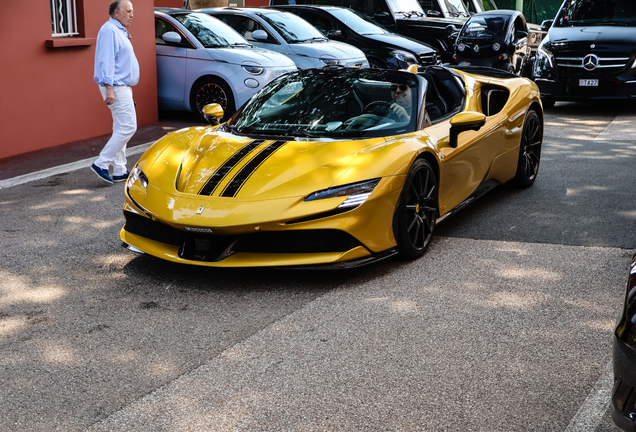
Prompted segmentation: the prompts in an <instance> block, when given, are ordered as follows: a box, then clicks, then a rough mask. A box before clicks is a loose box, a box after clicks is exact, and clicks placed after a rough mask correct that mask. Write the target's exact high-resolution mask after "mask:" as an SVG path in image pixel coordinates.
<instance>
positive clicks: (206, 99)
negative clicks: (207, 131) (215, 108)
mask: <svg viewBox="0 0 636 432" xmlns="http://www.w3.org/2000/svg"><path fill="white" fill-rule="evenodd" d="M211 103H218V104H219V105H221V108H223V111H225V110H227V95H226V94H225V91H223V89H222V88H221V86H219V85H217V84H214V83H207V84H204V85H202V86H201V88H200V89H199V91H198V92H197V109H198V110H199V111H201V110H203V107H204V106H206V105H207V104H211Z"/></svg>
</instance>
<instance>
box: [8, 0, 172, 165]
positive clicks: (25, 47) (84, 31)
mask: <svg viewBox="0 0 636 432" xmlns="http://www.w3.org/2000/svg"><path fill="white" fill-rule="evenodd" d="M154 1H155V0H134V1H133V5H134V8H135V15H134V18H133V22H132V24H131V26H130V28H129V30H130V33H131V35H132V43H133V46H134V49H135V53H136V55H137V58H138V60H139V65H140V70H141V76H140V80H139V84H138V85H137V86H136V87H135V88H134V98H135V101H136V102H137V118H138V123H139V126H143V125H147V124H151V123H154V122H156V121H157V118H158V111H157V73H156V67H155V64H156V63H155V36H154V17H153V8H154V6H155V5H154ZM110 2H111V0H32V1H14V2H9V3H7V4H6V5H4V10H3V13H2V15H1V17H0V23H1V25H0V35H1V36H2V40H3V41H4V43H3V45H2V47H1V48H0V50H1V51H2V59H3V60H2V62H1V63H0V82H1V83H2V93H0V98H1V100H2V103H0V133H1V136H2V139H0V158H6V157H10V156H14V155H18V154H23V153H28V152H33V151H37V150H40V149H44V148H49V147H55V146H58V145H61V144H65V143H68V142H72V141H78V140H82V139H86V138H91V137H95V136H100V135H105V134H108V133H110V132H111V129H112V118H111V115H110V110H109V109H108V107H107V106H106V105H105V104H104V102H103V100H102V97H101V94H100V92H99V89H98V87H97V85H96V84H95V82H94V81H93V65H94V58H95V42H96V39H97V33H98V32H99V29H100V28H101V26H102V25H103V24H104V23H105V22H106V21H107V20H108V18H109V16H108V6H109V4H110ZM163 2H164V3H166V2H167V0H163ZM173 3H174V2H173Z"/></svg>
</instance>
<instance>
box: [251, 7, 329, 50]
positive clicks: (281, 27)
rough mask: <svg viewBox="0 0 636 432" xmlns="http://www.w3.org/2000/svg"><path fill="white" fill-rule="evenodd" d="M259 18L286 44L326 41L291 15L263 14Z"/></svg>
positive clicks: (305, 22)
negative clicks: (274, 30)
mask: <svg viewBox="0 0 636 432" xmlns="http://www.w3.org/2000/svg"><path fill="white" fill-rule="evenodd" d="M261 17H262V18H263V19H264V20H265V21H267V22H268V23H269V25H271V26H272V27H274V28H275V29H276V30H277V31H278V33H280V35H281V36H282V37H283V39H285V41H286V42H287V43H301V42H310V41H328V39H327V38H326V37H325V36H324V35H323V34H322V33H320V32H319V31H318V30H317V29H316V28H315V27H314V26H312V25H311V24H309V23H308V22H307V21H305V20H304V19H302V18H301V17H299V16H298V15H294V14H293V13H289V12H274V13H264V14H261Z"/></svg>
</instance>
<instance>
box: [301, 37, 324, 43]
mask: <svg viewBox="0 0 636 432" xmlns="http://www.w3.org/2000/svg"><path fill="white" fill-rule="evenodd" d="M327 40H329V39H328V38H326V37H324V36H316V37H312V38H309V39H302V40H297V41H294V42H293V43H304V42H312V41H327Z"/></svg>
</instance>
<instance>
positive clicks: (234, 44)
mask: <svg viewBox="0 0 636 432" xmlns="http://www.w3.org/2000/svg"><path fill="white" fill-rule="evenodd" d="M228 46H230V47H232V48H234V47H244V46H248V47H251V46H253V45H252V44H251V43H245V42H237V43H233V44H229V45H228Z"/></svg>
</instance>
